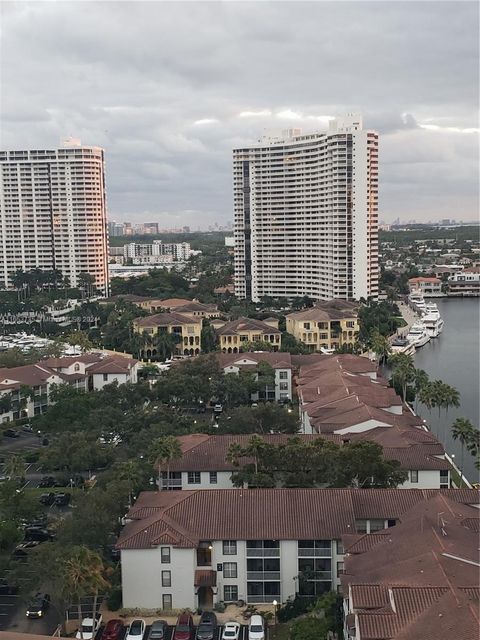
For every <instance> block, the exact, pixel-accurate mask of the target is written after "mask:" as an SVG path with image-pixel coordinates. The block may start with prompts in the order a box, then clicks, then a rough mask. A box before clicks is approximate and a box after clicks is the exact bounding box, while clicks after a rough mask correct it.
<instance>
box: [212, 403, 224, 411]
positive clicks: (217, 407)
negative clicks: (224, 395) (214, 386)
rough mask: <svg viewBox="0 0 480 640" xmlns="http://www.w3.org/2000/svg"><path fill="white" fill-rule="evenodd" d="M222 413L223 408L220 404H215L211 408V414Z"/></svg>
mask: <svg viewBox="0 0 480 640" xmlns="http://www.w3.org/2000/svg"><path fill="white" fill-rule="evenodd" d="M222 411H223V407H222V405H221V404H220V403H217V404H216V405H215V406H214V407H213V413H222Z"/></svg>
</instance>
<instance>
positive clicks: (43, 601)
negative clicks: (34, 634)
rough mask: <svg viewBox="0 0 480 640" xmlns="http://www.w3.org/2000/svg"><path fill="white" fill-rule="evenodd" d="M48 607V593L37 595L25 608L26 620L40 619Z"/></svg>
mask: <svg viewBox="0 0 480 640" xmlns="http://www.w3.org/2000/svg"><path fill="white" fill-rule="evenodd" d="M49 606H50V596H49V595H48V593H37V594H36V595H35V596H34V597H33V598H32V599H31V601H30V604H29V605H28V607H27V618H41V617H42V616H44V615H45V613H46V611H47V609H48V607H49Z"/></svg>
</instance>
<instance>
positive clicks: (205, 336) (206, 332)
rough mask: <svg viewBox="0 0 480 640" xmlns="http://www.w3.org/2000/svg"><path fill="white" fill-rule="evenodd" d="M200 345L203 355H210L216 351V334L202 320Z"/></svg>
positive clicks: (207, 322) (208, 324)
mask: <svg viewBox="0 0 480 640" xmlns="http://www.w3.org/2000/svg"><path fill="white" fill-rule="evenodd" d="M201 344H202V351H203V353H210V352H211V351H215V350H216V349H217V334H216V333H215V330H214V328H213V327H212V326H211V325H210V322H209V321H208V320H207V319H204V320H203V326H202V335H201Z"/></svg>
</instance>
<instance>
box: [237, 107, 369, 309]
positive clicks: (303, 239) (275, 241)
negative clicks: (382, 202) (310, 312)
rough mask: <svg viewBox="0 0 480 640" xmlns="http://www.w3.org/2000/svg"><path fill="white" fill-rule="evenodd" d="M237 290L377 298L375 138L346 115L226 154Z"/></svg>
mask: <svg viewBox="0 0 480 640" xmlns="http://www.w3.org/2000/svg"><path fill="white" fill-rule="evenodd" d="M233 186H234V224H235V293H236V295H237V296H238V297H240V298H248V299H252V300H254V301H258V300H259V299H260V298H261V297H262V296H273V297H295V296H310V297H311V298H314V299H320V300H328V299H331V298H343V299H353V300H359V299H360V298H368V297H374V298H375V297H376V296H377V294H378V238H377V226H378V134H377V133H376V132H374V131H367V130H365V129H363V126H362V119H361V117H360V116H357V115H348V116H346V117H344V118H341V119H337V120H334V121H331V122H330V125H329V130H328V131H327V132H326V133H309V134H305V135H302V133H301V131H300V130H298V129H292V130H288V131H284V132H283V133H282V135H281V136H278V137H273V136H265V137H263V138H261V139H260V140H259V141H258V143H257V144H254V145H251V146H248V147H244V148H243V149H235V150H234V152H233Z"/></svg>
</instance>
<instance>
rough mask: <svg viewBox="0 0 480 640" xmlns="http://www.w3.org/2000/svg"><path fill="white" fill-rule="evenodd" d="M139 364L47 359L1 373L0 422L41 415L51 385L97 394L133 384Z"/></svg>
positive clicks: (93, 357)
mask: <svg viewBox="0 0 480 640" xmlns="http://www.w3.org/2000/svg"><path fill="white" fill-rule="evenodd" d="M137 378H138V361H137V360H135V359H133V358H130V357H128V356H124V355H121V354H115V355H109V356H105V355H104V354H102V353H86V354H83V355H80V356H72V357H61V358H47V359H45V360H41V361H40V362H37V363H36V364H29V365H24V366H22V367H12V368H9V369H7V368H4V369H0V400H1V399H3V398H5V405H4V406H3V407H1V408H0V422H10V421H12V420H17V419H19V418H30V417H32V416H36V415H39V414H41V413H44V412H45V411H46V409H47V407H48V405H49V404H50V391H51V388H52V385H54V384H55V385H59V384H68V385H70V386H73V387H74V388H76V389H79V390H81V391H98V390H100V389H102V388H103V387H104V386H105V385H107V384H111V383H113V382H117V383H118V384H126V383H136V382H137Z"/></svg>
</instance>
